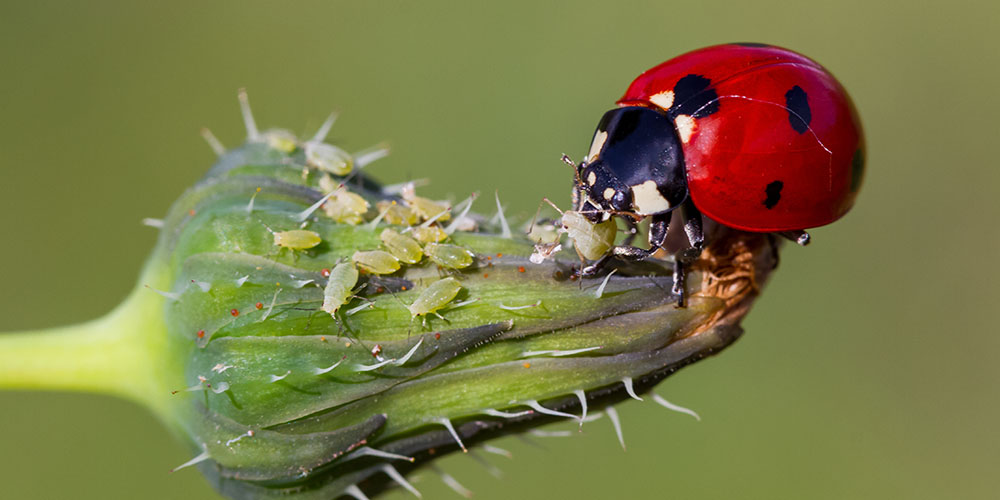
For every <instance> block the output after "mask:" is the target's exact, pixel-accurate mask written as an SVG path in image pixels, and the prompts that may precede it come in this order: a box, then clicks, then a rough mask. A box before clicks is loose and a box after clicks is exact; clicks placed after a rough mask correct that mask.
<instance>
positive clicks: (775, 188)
mask: <svg viewBox="0 0 1000 500" xmlns="http://www.w3.org/2000/svg"><path fill="white" fill-rule="evenodd" d="M783 187H785V183H784V182H781V181H774V182H772V183H770V184H768V185H767V187H766V188H764V193H766V194H767V198H765V199H764V207H765V208H767V209H768V210H770V209H772V208H774V206H775V205H777V204H778V202H779V201H781V188H783Z"/></svg>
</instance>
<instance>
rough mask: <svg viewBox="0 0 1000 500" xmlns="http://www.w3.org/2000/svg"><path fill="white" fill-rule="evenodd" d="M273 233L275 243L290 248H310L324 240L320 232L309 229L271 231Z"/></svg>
mask: <svg viewBox="0 0 1000 500" xmlns="http://www.w3.org/2000/svg"><path fill="white" fill-rule="evenodd" d="M271 234H273V235H274V244H275V245H277V246H279V247H282V248H287V249H289V250H308V249H310V248H312V247H314V246H316V245H319V244H320V243H321V242H322V241H323V238H320V236H319V233H317V232H315V231H310V230H308V229H292V230H290V231H271Z"/></svg>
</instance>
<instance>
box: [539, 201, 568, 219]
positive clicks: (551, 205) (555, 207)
mask: <svg viewBox="0 0 1000 500" xmlns="http://www.w3.org/2000/svg"><path fill="white" fill-rule="evenodd" d="M542 203H548V204H549V206H550V207H552V208H554V209H555V210H556V212H559V215H562V214H563V213H564V212H563V211H562V209H560V208H559V207H557V206H556V204H555V203H552V200H550V199H548V198H542ZM538 208H539V210H541V208H542V204H541V203H539V204H538Z"/></svg>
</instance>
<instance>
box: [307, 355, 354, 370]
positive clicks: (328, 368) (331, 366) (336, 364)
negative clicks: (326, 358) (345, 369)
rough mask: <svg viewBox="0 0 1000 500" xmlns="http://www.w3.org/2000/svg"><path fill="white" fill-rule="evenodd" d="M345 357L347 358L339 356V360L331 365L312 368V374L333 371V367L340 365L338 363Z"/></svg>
mask: <svg viewBox="0 0 1000 500" xmlns="http://www.w3.org/2000/svg"><path fill="white" fill-rule="evenodd" d="M345 359H347V356H344V357H343V358H340V361H337V362H336V363H334V364H332V365H330V366H328V367H326V368H316V369H314V370H313V374H315V375H323V374H324V373H330V372H332V371H333V369H334V368H336V367H338V366H340V364H341V363H343V362H344V360H345Z"/></svg>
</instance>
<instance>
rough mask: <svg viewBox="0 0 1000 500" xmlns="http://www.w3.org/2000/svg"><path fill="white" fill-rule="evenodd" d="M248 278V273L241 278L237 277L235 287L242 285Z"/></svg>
mask: <svg viewBox="0 0 1000 500" xmlns="http://www.w3.org/2000/svg"><path fill="white" fill-rule="evenodd" d="M248 279H250V275H249V274H248V275H246V276H244V277H242V278H237V279H236V288H240V287H242V286H243V284H244V283H246V282H247V280H248Z"/></svg>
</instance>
